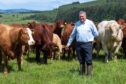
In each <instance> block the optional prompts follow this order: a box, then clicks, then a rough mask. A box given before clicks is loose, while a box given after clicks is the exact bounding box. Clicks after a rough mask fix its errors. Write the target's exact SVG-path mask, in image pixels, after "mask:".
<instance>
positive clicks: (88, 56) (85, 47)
mask: <svg viewBox="0 0 126 84" xmlns="http://www.w3.org/2000/svg"><path fill="white" fill-rule="evenodd" d="M92 47H93V44H92V42H85V43H84V42H77V44H76V52H77V57H78V60H79V62H80V64H85V63H86V64H87V65H92Z"/></svg>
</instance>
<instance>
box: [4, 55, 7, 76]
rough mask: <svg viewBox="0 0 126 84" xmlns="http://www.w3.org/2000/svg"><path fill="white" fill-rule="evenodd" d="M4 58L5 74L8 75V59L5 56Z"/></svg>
mask: <svg viewBox="0 0 126 84" xmlns="http://www.w3.org/2000/svg"><path fill="white" fill-rule="evenodd" d="M3 57H4V74H7V73H8V58H7V56H5V55H4V56H3Z"/></svg>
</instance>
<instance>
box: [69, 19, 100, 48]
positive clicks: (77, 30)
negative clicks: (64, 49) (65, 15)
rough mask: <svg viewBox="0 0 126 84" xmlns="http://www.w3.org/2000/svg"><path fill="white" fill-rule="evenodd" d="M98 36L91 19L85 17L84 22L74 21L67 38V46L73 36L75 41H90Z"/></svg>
mask: <svg viewBox="0 0 126 84" xmlns="http://www.w3.org/2000/svg"><path fill="white" fill-rule="evenodd" d="M97 36H98V31H97V29H96V26H95V25H94V23H93V22H92V21H91V20H88V19H86V20H85V22H84V23H81V22H80V21H78V22H76V24H75V27H74V29H73V31H72V33H71V35H70V37H69V39H68V43H67V46H70V45H71V43H72V41H73V40H74V38H75V37H76V41H77V42H90V41H94V38H95V37H97Z"/></svg>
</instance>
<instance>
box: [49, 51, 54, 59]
mask: <svg viewBox="0 0 126 84" xmlns="http://www.w3.org/2000/svg"><path fill="white" fill-rule="evenodd" d="M50 57H51V61H53V59H54V58H55V51H50Z"/></svg>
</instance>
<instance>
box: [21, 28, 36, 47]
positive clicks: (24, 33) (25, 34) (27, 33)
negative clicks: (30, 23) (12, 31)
mask: <svg viewBox="0 0 126 84" xmlns="http://www.w3.org/2000/svg"><path fill="white" fill-rule="evenodd" d="M20 41H21V43H22V44H28V45H34V44H35V41H34V39H33V37H32V31H31V30H30V29H29V28H22V29H20Z"/></svg>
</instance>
